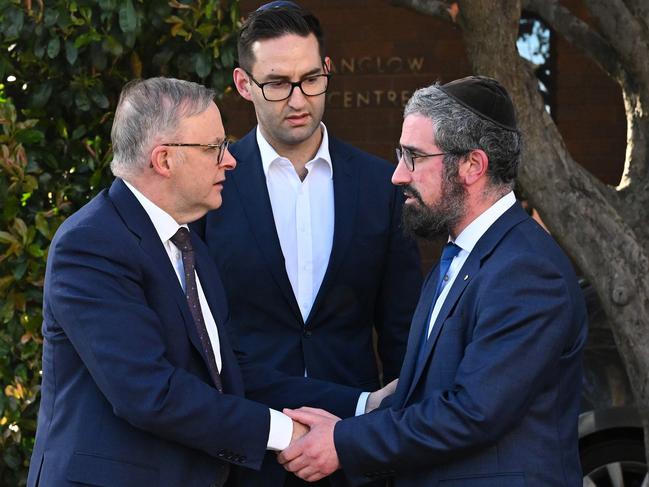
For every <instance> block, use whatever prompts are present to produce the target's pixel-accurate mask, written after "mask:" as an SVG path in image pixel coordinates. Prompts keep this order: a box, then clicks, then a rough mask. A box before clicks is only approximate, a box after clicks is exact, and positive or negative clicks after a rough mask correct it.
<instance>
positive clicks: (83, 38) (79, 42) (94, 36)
mask: <svg viewBox="0 0 649 487" xmlns="http://www.w3.org/2000/svg"><path fill="white" fill-rule="evenodd" d="M100 40H101V36H100V35H99V34H98V33H97V32H96V31H94V30H92V31H90V32H86V33H85V34H81V35H80V36H79V37H77V38H76V39H75V41H74V47H76V48H77V49H80V48H82V47H83V46H86V45H88V44H90V43H92V42H96V41H100Z"/></svg>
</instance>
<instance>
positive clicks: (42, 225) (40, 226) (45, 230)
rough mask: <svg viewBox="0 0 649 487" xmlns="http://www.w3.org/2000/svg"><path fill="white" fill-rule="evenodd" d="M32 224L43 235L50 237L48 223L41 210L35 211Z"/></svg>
mask: <svg viewBox="0 0 649 487" xmlns="http://www.w3.org/2000/svg"><path fill="white" fill-rule="evenodd" d="M34 225H35V226H36V230H38V231H39V232H40V234H41V235H42V236H43V237H45V238H50V225H49V224H48V223H47V218H45V215H43V213H42V212H39V213H36V217H35V218H34Z"/></svg>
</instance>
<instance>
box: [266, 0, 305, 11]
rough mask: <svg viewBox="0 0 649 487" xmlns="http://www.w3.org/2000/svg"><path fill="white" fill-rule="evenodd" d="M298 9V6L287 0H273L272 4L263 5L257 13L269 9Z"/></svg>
mask: <svg viewBox="0 0 649 487" xmlns="http://www.w3.org/2000/svg"><path fill="white" fill-rule="evenodd" d="M281 7H284V8H300V6H299V5H298V4H297V3H295V2H291V1H289V0H275V1H274V2H268V3H265V4H263V5H262V6H261V7H259V8H258V9H257V12H259V11H262V10H268V9H269V8H281Z"/></svg>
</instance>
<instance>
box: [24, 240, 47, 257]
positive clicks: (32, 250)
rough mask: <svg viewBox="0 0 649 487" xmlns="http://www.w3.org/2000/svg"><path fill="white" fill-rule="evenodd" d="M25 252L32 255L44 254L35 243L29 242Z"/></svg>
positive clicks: (41, 255) (39, 255)
mask: <svg viewBox="0 0 649 487" xmlns="http://www.w3.org/2000/svg"><path fill="white" fill-rule="evenodd" d="M27 252H28V253H29V255H31V256H33V257H43V256H44V255H45V252H44V251H43V249H42V248H41V246H40V245H38V244H37V243H33V244H30V245H29V246H28V247H27Z"/></svg>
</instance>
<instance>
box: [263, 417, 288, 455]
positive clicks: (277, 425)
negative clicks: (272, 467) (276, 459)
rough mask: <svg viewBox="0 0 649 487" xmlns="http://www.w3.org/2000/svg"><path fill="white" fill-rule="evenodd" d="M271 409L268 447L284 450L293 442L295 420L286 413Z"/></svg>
mask: <svg viewBox="0 0 649 487" xmlns="http://www.w3.org/2000/svg"><path fill="white" fill-rule="evenodd" d="M269 410H270V431H269V432H268V443H267V444H266V449H268V450H274V451H282V450H284V449H285V448H287V447H288V445H290V444H291V437H292V436H293V420H292V419H291V418H289V417H288V416H287V415H286V414H284V413H280V412H279V411H275V410H274V409H269Z"/></svg>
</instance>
